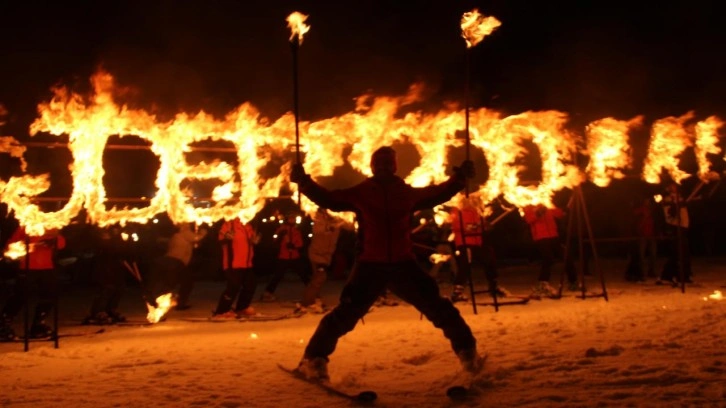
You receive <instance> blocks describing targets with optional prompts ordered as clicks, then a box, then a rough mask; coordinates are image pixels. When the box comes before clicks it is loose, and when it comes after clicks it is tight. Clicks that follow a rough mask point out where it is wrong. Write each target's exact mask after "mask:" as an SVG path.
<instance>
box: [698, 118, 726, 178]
mask: <svg viewBox="0 0 726 408" xmlns="http://www.w3.org/2000/svg"><path fill="white" fill-rule="evenodd" d="M721 126H723V122H722V121H721V120H720V119H719V118H717V117H715V116H711V117H709V118H707V119H706V120H704V121H701V122H698V123H696V146H695V148H694V150H695V153H696V159H697V160H698V177H699V178H700V179H701V181H704V182H709V181H711V180H717V179H718V178H719V177H720V176H719V174H718V173H717V172H715V171H712V170H711V166H710V163H709V161H708V155H709V154H713V155H717V154H719V153H721V148H720V147H719V146H718V141H719V137H718V129H719V128H720V127H721Z"/></svg>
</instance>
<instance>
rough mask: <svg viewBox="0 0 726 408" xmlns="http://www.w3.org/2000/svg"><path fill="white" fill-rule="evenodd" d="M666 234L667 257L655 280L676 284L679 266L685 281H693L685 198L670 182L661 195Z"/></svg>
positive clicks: (679, 271) (679, 278) (661, 282)
mask: <svg viewBox="0 0 726 408" xmlns="http://www.w3.org/2000/svg"><path fill="white" fill-rule="evenodd" d="M662 204H663V212H664V215H665V223H666V235H668V236H669V238H670V240H669V245H668V259H666V263H665V265H663V270H662V271H661V274H660V278H659V279H658V280H657V281H656V282H655V283H656V284H658V285H662V284H664V283H668V284H672V285H674V286H675V285H677V283H678V282H680V280H681V268H683V277H684V280H685V282H686V283H693V280H692V273H691V254H690V248H689V245H688V227H689V225H690V223H689V219H688V208H687V207H686V204H687V202H686V200H684V199H683V197H682V196H681V194H680V192H679V191H678V184H676V183H670V184H668V187H666V195H665V197H663V201H662Z"/></svg>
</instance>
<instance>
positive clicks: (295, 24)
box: [287, 11, 310, 44]
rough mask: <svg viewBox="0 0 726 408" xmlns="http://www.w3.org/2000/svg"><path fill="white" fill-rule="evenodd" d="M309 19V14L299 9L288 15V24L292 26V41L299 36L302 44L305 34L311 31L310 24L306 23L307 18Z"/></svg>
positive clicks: (298, 38)
mask: <svg viewBox="0 0 726 408" xmlns="http://www.w3.org/2000/svg"><path fill="white" fill-rule="evenodd" d="M307 19H308V16H306V15H305V14H302V13H300V12H298V11H294V12H292V13H290V15H289V16H287V26H288V27H289V28H290V33H291V34H290V41H292V40H293V39H294V38H295V37H297V40H298V41H299V42H300V44H302V42H303V36H304V35H305V33H307V32H308V31H310V26H309V25H307V24H305V20H307Z"/></svg>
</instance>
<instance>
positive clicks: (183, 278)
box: [144, 223, 206, 310]
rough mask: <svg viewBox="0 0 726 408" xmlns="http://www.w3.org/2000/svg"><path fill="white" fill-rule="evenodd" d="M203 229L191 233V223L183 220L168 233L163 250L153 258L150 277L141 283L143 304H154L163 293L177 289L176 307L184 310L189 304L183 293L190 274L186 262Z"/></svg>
mask: <svg viewBox="0 0 726 408" xmlns="http://www.w3.org/2000/svg"><path fill="white" fill-rule="evenodd" d="M205 233H206V230H201V231H200V232H199V233H197V232H194V230H193V229H192V226H191V224H189V223H182V224H181V225H179V227H178V230H177V232H176V233H174V235H172V236H171V239H170V240H169V243H168V245H167V250H166V253H165V254H164V255H163V256H161V257H158V258H156V259H154V260H153V262H152V265H151V270H150V274H149V278H148V279H147V281H146V285H145V286H144V292H145V298H146V303H148V304H150V305H152V306H153V307H157V304H156V298H157V297H159V296H160V295H163V294H166V293H172V292H175V291H178V292H177V296H176V301H175V303H176V304H177V305H178V306H177V307H176V309H178V310H184V309H187V308H188V307H189V305H187V304H186V303H182V302H181V300H184V301H186V298H185V297H183V295H185V296H186V295H188V288H189V284H188V280H189V276H190V275H191V273H190V272H189V271H188V266H189V261H191V259H192V254H193V252H194V248H195V246H196V245H197V243H198V242H199V241H200V240H201V239H202V238H203V237H204V234H205Z"/></svg>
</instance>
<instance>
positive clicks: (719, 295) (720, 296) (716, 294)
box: [703, 290, 723, 301]
mask: <svg viewBox="0 0 726 408" xmlns="http://www.w3.org/2000/svg"><path fill="white" fill-rule="evenodd" d="M703 300H704V301H709V300H723V294H722V293H721V291H720V290H714V291H713V293H712V294H710V295H708V296H704V297H703Z"/></svg>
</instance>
